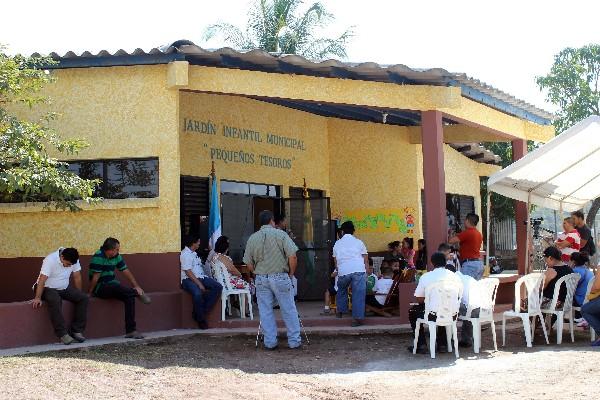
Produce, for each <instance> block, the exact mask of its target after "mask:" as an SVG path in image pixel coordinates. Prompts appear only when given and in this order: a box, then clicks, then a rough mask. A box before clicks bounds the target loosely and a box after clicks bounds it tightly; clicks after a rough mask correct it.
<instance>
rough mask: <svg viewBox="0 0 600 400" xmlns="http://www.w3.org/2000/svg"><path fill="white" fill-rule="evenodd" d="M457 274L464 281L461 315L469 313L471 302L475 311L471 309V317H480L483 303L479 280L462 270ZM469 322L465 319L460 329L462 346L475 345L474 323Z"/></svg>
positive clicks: (459, 342) (459, 343) (460, 344)
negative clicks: (480, 307)
mask: <svg viewBox="0 0 600 400" xmlns="http://www.w3.org/2000/svg"><path fill="white" fill-rule="evenodd" d="M456 275H457V276H458V277H459V278H460V280H461V281H462V283H463V296H462V299H461V300H460V311H459V315H467V309H468V307H469V304H471V305H472V306H473V311H471V315H470V317H471V318H477V317H479V305H480V304H481V290H480V286H479V284H478V282H479V281H477V280H475V278H473V277H472V276H469V275H465V274H463V273H461V272H457V273H456ZM467 322H468V321H463V323H462V328H461V330H460V340H459V341H458V345H459V346H460V347H471V346H472V345H473V325H472V324H471V323H470V322H469V323H467Z"/></svg>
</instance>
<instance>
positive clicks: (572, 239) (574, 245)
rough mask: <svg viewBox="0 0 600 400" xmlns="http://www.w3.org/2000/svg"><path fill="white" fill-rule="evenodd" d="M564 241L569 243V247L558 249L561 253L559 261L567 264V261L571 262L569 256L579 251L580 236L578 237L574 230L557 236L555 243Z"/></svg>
mask: <svg viewBox="0 0 600 400" xmlns="http://www.w3.org/2000/svg"><path fill="white" fill-rule="evenodd" d="M564 241H567V242H568V243H569V246H568V247H564V248H562V249H560V251H561V253H562V255H561V260H562V262H564V263H567V264H568V263H569V261H571V254H573V253H575V252H576V251H579V249H580V246H581V236H579V232H577V230H575V229H573V230H572V231H571V232H569V233H566V232H562V233H560V234H559V235H558V240H557V241H556V243H561V242H564Z"/></svg>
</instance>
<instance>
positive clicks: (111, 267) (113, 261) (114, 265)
mask: <svg viewBox="0 0 600 400" xmlns="http://www.w3.org/2000/svg"><path fill="white" fill-rule="evenodd" d="M115 269H118V270H119V271H125V270H126V269H127V265H125V261H123V257H121V255H120V254H118V255H117V256H116V257H113V258H108V257H106V255H105V254H104V252H103V251H102V250H101V249H100V250H98V251H97V252H96V253H95V254H94V255H93V256H92V261H91V262H90V270H89V278H90V280H91V279H92V277H93V276H94V274H95V273H98V274H100V279H98V283H97V284H96V287H95V288H94V293H97V292H98V289H99V288H100V287H101V286H104V285H118V284H119V281H118V280H117V278H116V275H115Z"/></svg>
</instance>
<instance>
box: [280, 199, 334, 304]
mask: <svg viewBox="0 0 600 400" xmlns="http://www.w3.org/2000/svg"><path fill="white" fill-rule="evenodd" d="M284 205H285V215H286V216H287V221H288V232H289V234H290V237H291V238H292V240H294V242H295V243H296V245H297V246H298V248H299V251H298V253H297V256H298V268H297V270H296V278H298V299H299V300H321V299H323V294H324V293H325V290H326V289H327V287H328V285H329V274H330V272H329V271H330V263H331V246H332V242H331V237H330V236H331V235H330V232H331V229H330V224H331V221H330V219H331V218H330V215H331V212H330V209H329V199H328V198H314V199H284Z"/></svg>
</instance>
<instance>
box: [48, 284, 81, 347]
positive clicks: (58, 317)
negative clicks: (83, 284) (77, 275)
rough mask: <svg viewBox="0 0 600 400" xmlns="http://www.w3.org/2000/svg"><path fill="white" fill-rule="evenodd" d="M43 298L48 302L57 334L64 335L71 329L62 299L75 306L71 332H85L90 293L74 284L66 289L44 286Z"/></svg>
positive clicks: (51, 319)
mask: <svg viewBox="0 0 600 400" xmlns="http://www.w3.org/2000/svg"><path fill="white" fill-rule="evenodd" d="M42 300H44V301H45V302H46V304H48V313H49V314H50V321H51V322H52V326H53V327H54V333H55V334H56V336H58V337H59V338H60V337H63V336H64V335H66V334H67V333H69V331H67V329H66V327H65V318H64V317H63V314H62V301H63V300H67V301H70V302H71V303H73V305H74V306H75V315H74V316H73V322H72V323H71V329H70V332H77V333H83V331H84V330H85V324H86V319H87V306H88V300H89V298H88V295H87V294H85V293H83V292H82V291H81V290H78V289H76V288H74V287H72V286H69V287H67V288H66V289H64V290H58V289H52V288H44V291H43V292H42Z"/></svg>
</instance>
